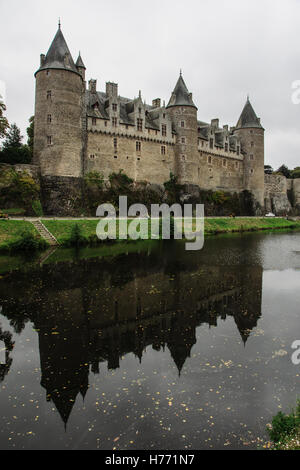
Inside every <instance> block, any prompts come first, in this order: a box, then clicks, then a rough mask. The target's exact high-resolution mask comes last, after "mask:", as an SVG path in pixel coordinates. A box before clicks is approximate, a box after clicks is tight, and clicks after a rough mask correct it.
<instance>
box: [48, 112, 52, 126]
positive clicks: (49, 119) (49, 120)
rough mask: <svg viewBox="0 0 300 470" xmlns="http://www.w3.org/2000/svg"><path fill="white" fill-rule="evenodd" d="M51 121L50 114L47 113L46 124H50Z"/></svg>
mask: <svg viewBox="0 0 300 470" xmlns="http://www.w3.org/2000/svg"><path fill="white" fill-rule="evenodd" d="M51 122H52V116H51V114H48V116H47V123H48V124H51Z"/></svg>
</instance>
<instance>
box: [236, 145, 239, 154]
mask: <svg viewBox="0 0 300 470" xmlns="http://www.w3.org/2000/svg"><path fill="white" fill-rule="evenodd" d="M236 153H237V155H239V154H240V147H239V146H237V148H236Z"/></svg>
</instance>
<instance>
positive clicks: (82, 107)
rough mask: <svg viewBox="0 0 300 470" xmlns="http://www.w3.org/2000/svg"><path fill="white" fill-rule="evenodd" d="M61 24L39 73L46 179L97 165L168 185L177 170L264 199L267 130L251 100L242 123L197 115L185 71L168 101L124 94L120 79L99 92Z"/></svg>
mask: <svg viewBox="0 0 300 470" xmlns="http://www.w3.org/2000/svg"><path fill="white" fill-rule="evenodd" d="M85 72H86V67H85V65H84V63H83V60H82V58H81V56H80V54H79V56H78V59H77V61H76V63H75V62H74V61H73V58H72V56H71V54H70V51H69V48H68V46H67V43H66V41H65V39H64V36H63V33H62V31H61V27H60V25H59V28H58V31H57V33H56V35H55V38H54V40H53V42H52V44H51V46H50V48H49V50H48V53H47V54H46V56H45V55H43V54H42V55H41V59H40V67H39V69H38V70H37V72H36V73H35V77H36V101H35V132H34V161H33V163H35V164H36V165H38V166H39V169H40V174H41V176H42V177H44V178H47V177H48V178H51V177H56V178H81V177H82V176H83V175H84V174H86V173H88V172H91V171H98V172H101V173H103V175H104V177H105V178H108V176H109V174H110V173H112V172H118V171H119V170H120V169H123V170H124V172H125V173H126V174H127V175H128V176H129V177H131V178H133V179H134V181H137V182H139V181H148V182H150V183H155V184H163V183H164V182H165V181H167V180H168V179H169V177H170V172H172V173H173V174H174V175H176V176H177V178H178V181H179V183H181V184H186V183H188V184H195V185H198V186H199V187H201V188H202V189H212V190H224V191H230V192H241V191H242V190H244V189H248V190H249V191H251V192H252V193H253V195H254V196H255V199H256V200H257V201H258V202H259V204H260V205H261V206H263V204H264V129H263V127H262V125H261V123H260V120H259V118H258V117H257V116H256V114H255V112H254V110H253V108H252V105H251V103H250V101H249V99H247V102H246V104H245V106H244V109H243V111H242V113H241V116H240V118H239V120H238V122H237V125H236V126H235V127H230V128H229V127H228V126H223V127H222V128H220V126H219V120H218V119H213V120H212V121H211V123H205V122H202V121H199V120H198V119H197V107H196V105H195V103H194V101H193V97H192V94H191V93H190V92H189V91H188V89H187V87H186V84H185V82H184V79H183V77H182V74H181V73H180V76H179V78H178V81H177V84H176V86H175V88H174V91H173V93H172V95H171V98H170V100H169V102H168V104H167V105H165V103H164V102H163V103H162V102H161V99H159V98H156V99H154V100H153V101H152V105H148V104H146V103H145V102H144V101H143V100H142V96H141V92H139V94H138V97H136V98H134V99H129V98H124V97H122V96H120V95H119V93H118V85H117V84H116V83H111V82H108V83H106V89H105V92H99V91H97V81H96V80H89V82H88V86H87V85H86V81H85Z"/></svg>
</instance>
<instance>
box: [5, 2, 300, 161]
mask: <svg viewBox="0 0 300 470" xmlns="http://www.w3.org/2000/svg"><path fill="white" fill-rule="evenodd" d="M59 17H60V18H61V24H62V31H63V34H64V36H65V39H66V41H67V43H68V46H69V49H70V51H71V54H72V56H73V58H74V60H76V59H77V55H78V51H79V50H80V51H81V55H82V58H83V61H84V63H85V65H86V67H87V71H86V72H87V80H89V79H90V78H97V80H98V89H99V90H104V88H105V82H106V81H115V82H117V83H118V84H119V93H120V95H122V96H126V97H129V98H133V97H135V96H137V95H138V92H139V90H141V91H142V97H143V99H145V100H146V102H147V103H151V102H152V99H154V98H157V97H160V98H161V99H162V100H166V101H167V100H169V97H170V95H171V92H172V90H173V88H174V86H175V83H176V81H177V79H178V76H179V70H180V68H181V69H182V70H183V77H184V80H185V82H186V84H187V86H188V88H189V90H190V91H191V92H192V93H193V98H194V102H195V103H196V105H197V106H198V119H199V120H203V121H210V120H211V119H212V118H219V119H220V124H221V125H223V124H229V125H235V124H236V123H237V120H238V118H239V115H240V113H241V111H242V108H243V106H244V104H245V101H246V97H247V94H249V95H250V101H251V103H252V105H253V107H254V109H255V111H256V113H257V115H258V116H259V117H260V118H261V122H262V124H263V126H264V127H265V130H266V132H265V137H266V138H265V147H266V148H265V154H266V163H268V164H271V165H272V166H274V168H275V169H276V168H278V167H279V165H281V163H285V164H287V165H288V166H289V167H291V168H293V167H295V166H300V126H299V114H300V104H298V105H297V104H293V102H292V99H291V97H292V93H293V90H292V83H293V82H294V81H296V80H300V0H214V1H211V0H185V1H182V0H151V1H149V0H147V1H146V0H139V1H138V0H125V1H124V0H111V1H109V0H85V1H83V0H80V1H79V0H51V2H49V1H45V0H39V1H38V0H26V1H24V0H23V1H22V0H0V21H1V45H0V58H1V61H0V81H2V90H3V82H4V84H5V88H6V105H7V117H8V119H9V121H10V122H11V123H12V122H16V123H17V125H18V126H19V127H21V130H22V133H23V134H25V132H26V127H27V123H28V118H29V117H30V116H31V115H32V114H34V87H35V83H34V75H33V74H34V72H35V71H36V69H37V68H38V66H39V57H40V54H41V53H46V52H47V50H48V48H49V46H50V44H51V41H52V39H53V37H54V35H55V33H56V30H57V24H58V18H59ZM0 93H1V84H0Z"/></svg>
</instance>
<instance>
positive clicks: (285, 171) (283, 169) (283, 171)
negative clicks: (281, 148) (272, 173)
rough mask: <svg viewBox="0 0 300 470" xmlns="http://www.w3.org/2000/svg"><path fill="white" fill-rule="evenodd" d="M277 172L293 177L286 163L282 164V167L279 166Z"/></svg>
mask: <svg viewBox="0 0 300 470" xmlns="http://www.w3.org/2000/svg"><path fill="white" fill-rule="evenodd" d="M277 173H281V174H282V175H283V176H285V177H286V178H290V177H291V170H289V169H288V167H287V166H286V165H281V167H279V168H278V170H277Z"/></svg>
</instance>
